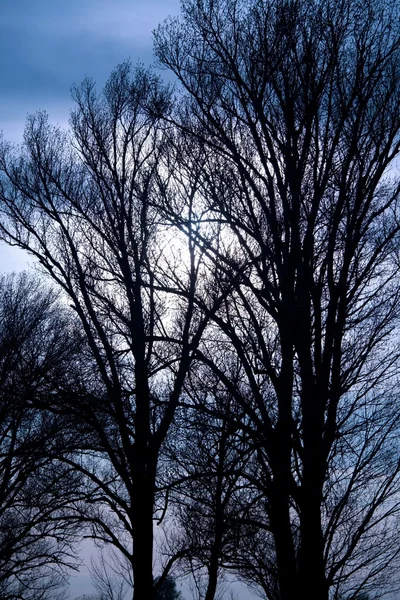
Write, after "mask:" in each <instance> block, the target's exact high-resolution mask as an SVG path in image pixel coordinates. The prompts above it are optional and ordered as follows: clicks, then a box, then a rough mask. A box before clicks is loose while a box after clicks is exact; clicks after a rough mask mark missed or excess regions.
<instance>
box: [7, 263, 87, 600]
mask: <svg viewBox="0 0 400 600" xmlns="http://www.w3.org/2000/svg"><path fill="white" fill-rule="evenodd" d="M72 323H73V319H72V320H71V315H68V312H67V311H66V310H65V309H64V308H63V307H62V306H61V305H60V303H59V302H58V301H57V296H56V294H55V293H54V292H53V291H51V290H49V289H48V288H46V287H45V285H44V284H43V283H41V282H40V280H38V279H37V277H36V278H35V277H33V276H28V275H26V274H24V273H23V274H21V275H19V276H15V275H12V274H11V275H2V276H0V596H1V598H2V600H8V599H19V598H21V599H22V598H24V600H45V599H47V598H56V597H58V595H57V593H58V592H57V590H58V589H59V588H60V586H61V587H63V585H62V584H63V583H65V579H64V578H63V571H65V569H66V568H67V567H76V566H77V561H76V559H75V556H76V551H75V548H74V547H75V544H76V542H77V539H78V535H77V525H76V523H74V521H73V519H72V517H73V511H72V505H73V503H74V502H77V501H79V477H77V475H76V474H75V473H73V472H71V469H70V468H69V467H65V466H63V465H62V463H61V462H60V457H61V456H62V454H63V452H65V451H66V448H65V447H64V445H63V441H62V438H63V430H64V429H65V428H64V424H63V421H62V420H61V419H60V418H59V417H57V416H54V415H52V414H50V413H49V412H48V411H45V410H44V409H41V408H38V406H43V405H44V404H45V403H46V402H47V401H48V400H49V396H50V397H51V398H53V397H54V395H56V394H58V392H59V390H60V388H61V387H63V382H66V380H67V378H68V379H70V378H71V377H72V372H71V367H73V365H74V363H75V361H76V359H77V357H78V356H79V348H80V343H79V338H78V337H77V336H76V335H75V334H74V328H73V324H72ZM66 373H68V375H66ZM68 385H70V381H69V382H68ZM64 387H65V386H64ZM68 437H69V433H68ZM57 457H58V458H57ZM60 593H62V592H60Z"/></svg>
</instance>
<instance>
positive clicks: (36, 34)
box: [0, 0, 179, 141]
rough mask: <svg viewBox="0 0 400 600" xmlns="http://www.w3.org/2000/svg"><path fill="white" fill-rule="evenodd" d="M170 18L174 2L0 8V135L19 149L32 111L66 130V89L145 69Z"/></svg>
mask: <svg viewBox="0 0 400 600" xmlns="http://www.w3.org/2000/svg"><path fill="white" fill-rule="evenodd" d="M178 13H179V0H68V2H67V1H66V0H64V1H63V0H0V75H1V79H0V130H1V129H2V130H3V132H4V135H5V137H6V138H7V139H12V140H15V141H20V140H21V137H22V132H23V127H24V122H25V118H26V115H27V113H30V112H34V111H36V110H38V109H39V108H40V109H45V110H46V111H47V112H48V113H49V115H50V119H51V121H54V122H58V123H60V124H65V125H66V124H67V121H68V114H69V109H70V108H71V106H72V104H71V99H70V87H71V85H72V84H73V83H79V82H80V81H81V80H82V79H83V77H84V76H85V75H89V76H91V77H93V78H94V79H95V80H96V81H97V82H99V83H101V84H103V83H104V81H105V79H106V78H107V76H108V75H109V73H110V71H111V70H112V68H113V67H115V66H116V65H117V64H119V63H121V62H122V61H124V60H125V59H127V58H129V57H130V58H131V59H132V61H133V62H134V63H135V62H136V61H138V60H141V61H143V62H144V63H145V64H147V65H149V64H151V63H152V61H153V57H152V35H151V32H152V30H153V29H154V28H155V27H156V26H157V25H158V23H160V22H161V21H163V20H164V19H165V18H166V17H167V16H168V15H177V14H178Z"/></svg>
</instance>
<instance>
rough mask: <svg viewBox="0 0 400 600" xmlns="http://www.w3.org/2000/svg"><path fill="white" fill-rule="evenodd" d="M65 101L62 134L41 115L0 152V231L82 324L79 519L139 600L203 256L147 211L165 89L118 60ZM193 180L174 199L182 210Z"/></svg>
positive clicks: (148, 585)
mask: <svg viewBox="0 0 400 600" xmlns="http://www.w3.org/2000/svg"><path fill="white" fill-rule="evenodd" d="M74 99H75V101H76V109H75V110H74V112H73V113H72V116H71V134H70V135H68V134H66V133H63V132H61V131H60V130H58V129H57V128H54V127H51V126H50V125H49V124H48V121H47V117H46V116H45V115H44V114H42V113H39V114H37V115H35V116H32V117H30V118H29V119H28V122H27V126H26V130H25V137H24V144H23V147H22V149H21V151H20V152H16V151H15V149H13V148H12V147H11V146H10V145H9V144H7V143H3V145H2V149H1V159H0V163H1V166H0V169H1V172H2V180H1V203H2V213H3V219H2V225H1V227H2V232H3V236H4V238H5V239H6V240H8V241H10V242H11V243H14V244H17V245H19V246H20V247H22V248H25V249H26V250H28V251H29V252H30V253H31V254H33V255H34V256H35V257H36V258H37V259H38V260H39V261H40V263H41V265H42V266H43V267H44V268H45V269H46V270H47V272H48V273H49V274H50V276H51V277H52V278H53V280H54V281H55V282H56V283H57V284H58V285H59V286H60V287H61V289H62V290H63V293H64V294H65V295H66V297H67V298H68V299H69V302H70V303H71V304H72V306H73V308H74V310H75V311H76V313H77V316H78V317H79V319H80V321H81V323H82V327H83V329H84V332H85V335H86V339H87V344H88V346H89V348H90V351H91V353H92V357H93V360H94V362H95V365H96V371H97V374H98V376H97V389H96V386H95V387H94V390H95V391H94V392H92V393H91V394H89V395H88V394H86V395H84V394H83V395H82V397H80V398H77V399H76V401H75V403H69V404H68V403H65V404H64V410H67V409H68V410H69V411H70V413H71V414H73V415H75V417H76V422H77V423H79V422H80V423H85V426H86V428H89V431H90V432H91V435H92V438H91V441H90V443H88V445H87V447H86V449H85V451H84V452H82V454H81V459H80V461H79V462H77V461H75V462H74V466H75V467H76V468H78V469H79V470H80V471H81V472H82V474H84V475H85V476H86V478H87V494H88V498H89V500H90V504H88V506H91V507H92V509H91V511H90V513H89V514H88V513H86V517H87V519H88V520H90V522H91V523H92V526H93V535H94V536H95V537H96V538H97V539H99V540H103V541H104V542H106V543H112V544H114V545H115V547H116V548H117V549H118V550H119V551H120V552H121V553H122V554H123V555H124V556H125V557H126V558H127V559H128V560H129V561H130V562H131V565H132V570H133V577H134V597H135V599H136V600H144V599H145V600H149V599H151V598H152V597H153V594H154V590H153V575H152V567H153V516H154V511H155V494H156V477H157V465H158V459H159V454H160V450H161V447H162V444H163V442H164V440H165V437H166V435H167V432H168V429H169V426H170V424H171V422H172V420H173V417H174V412H175V409H176V406H177V402H178V398H179V395H180V392H181V389H182V385H183V383H184V380H185V375H186V373H187V371H188V369H189V367H190V363H191V360H192V355H193V351H194V349H195V348H196V346H197V345H198V343H199V340H200V338H201V334H202V331H203V329H204V327H205V324H206V321H207V318H204V317H202V316H201V315H200V313H199V311H198V309H196V307H195V305H194V301H193V298H194V292H195V289H196V285H197V283H196V282H197V278H198V274H199V272H201V269H202V267H201V264H202V263H201V254H202V253H201V252H199V250H198V249H197V247H196V246H195V245H194V243H193V241H192V239H191V236H189V238H185V239H183V238H182V236H181V240H180V239H179V236H176V235H175V237H173V236H172V235H171V234H170V230H169V228H168V226H167V225H164V224H163V223H162V222H160V219H159V215H158V213H157V211H156V210H155V209H154V208H153V206H154V200H155V194H156V191H157V190H156V188H155V182H156V180H157V172H158V170H159V165H160V157H161V156H162V153H163V151H164V144H163V131H162V128H161V126H160V121H159V118H158V117H157V115H158V114H159V113H160V111H161V112H164V111H165V110H167V109H168V105H169V94H168V90H165V89H163V88H162V86H161V85H160V82H159V81H158V79H157V78H156V77H155V76H153V75H151V74H150V73H148V72H146V71H144V70H143V69H141V68H137V69H136V70H135V71H134V72H132V69H131V66H130V65H129V63H126V64H123V65H121V66H120V67H118V68H117V69H116V70H115V71H114V72H113V73H112V75H111V77H110V79H109V80H108V82H107V84H106V86H105V89H104V93H103V94H97V93H96V91H95V88H94V84H93V83H92V82H91V81H89V80H86V81H84V82H83V84H82V85H81V86H78V87H76V88H75V89H74ZM189 183H190V185H189V186H188V187H187V188H186V189H183V188H182V187H180V188H179V190H178V188H177V189H176V190H175V192H174V193H180V194H183V195H185V196H186V195H187V197H188V198H189V199H190V198H191V197H192V196H193V193H194V192H193V189H194V188H193V185H194V184H193V183H192V182H189ZM189 201H190V200H189ZM182 253H184V255H185V258H187V260H185V261H182ZM172 288H174V290H175V291H174V293H173V294H172V293H169V291H168V290H169V289H172ZM178 291H179V294H178ZM215 301H216V302H217V300H215ZM212 302H213V301H212ZM211 310H212V308H211ZM87 433H88V432H87ZM106 459H107V460H106ZM82 517H83V518H85V514H82Z"/></svg>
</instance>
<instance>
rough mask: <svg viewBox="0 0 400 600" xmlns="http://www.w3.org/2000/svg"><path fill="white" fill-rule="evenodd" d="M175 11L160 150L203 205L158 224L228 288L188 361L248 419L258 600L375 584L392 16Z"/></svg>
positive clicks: (160, 46) (346, 7) (366, 6)
mask: <svg viewBox="0 0 400 600" xmlns="http://www.w3.org/2000/svg"><path fill="white" fill-rule="evenodd" d="M182 6H183V14H182V18H181V19H177V20H175V21H172V22H168V23H166V24H165V25H164V26H161V27H160V29H159V30H158V31H157V32H156V52H157V55H158V58H159V60H160V62H161V63H162V64H163V65H165V66H167V67H168V68H170V69H171V70H172V71H173V73H174V74H175V75H176V76H177V78H178V80H179V82H180V84H181V85H182V86H183V88H184V89H185V90H186V94H185V95H184V97H183V99H182V100H181V101H180V102H178V106H177V109H176V111H175V113H174V115H173V116H172V117H171V118H170V119H169V122H170V123H171V122H173V123H174V124H175V125H176V126H177V127H178V128H179V129H180V130H181V132H182V135H183V138H184V139H186V141H185V142H182V141H181V143H180V146H177V144H176V143H175V144H174V143H173V142H172V143H171V145H172V148H173V149H174V150H175V151H176V153H177V155H179V154H180V157H181V169H186V170H187V172H188V173H189V170H190V163H191V160H193V159H191V158H190V152H197V155H198V156H201V157H202V166H203V170H202V175H201V177H200V185H201V186H202V194H199V195H198V198H197V203H195V204H194V206H193V207H192V215H193V217H192V221H191V222H189V221H188V220H187V218H185V217H184V216H183V213H182V209H181V210H179V209H177V206H176V205H174V204H173V203H172V202H170V201H169V199H168V198H167V200H166V202H165V203H164V206H163V210H165V213H166V214H167V215H169V218H171V219H174V220H175V223H176V224H177V225H178V226H179V227H180V228H181V230H182V231H186V230H188V229H189V231H192V229H191V227H192V223H193V222H195V223H196V242H197V244H198V247H199V248H202V249H203V250H204V252H205V253H206V254H207V256H208V258H209V260H210V262H212V263H214V265H215V268H216V269H218V272H219V273H220V276H219V281H227V280H228V281H231V282H235V283H234V286H235V291H234V292H233V293H232V294H231V296H230V298H229V302H226V303H224V305H223V306H222V307H221V310H220V311H219V312H218V314H216V315H215V316H214V317H213V321H214V323H215V324H216V325H217V326H218V328H219V332H217V331H215V332H214V340H213V339H212V338H211V336H210V335H208V345H207V348H201V349H199V350H198V352H197V356H198V358H199V359H201V360H202V361H203V362H204V364H205V365H208V367H209V368H210V369H211V370H212V371H213V372H214V373H215V374H216V375H217V376H218V377H219V378H220V380H221V381H222V382H224V384H225V385H226V387H227V389H228V390H229V392H230V393H231V394H232V395H233V397H235V399H236V400H237V402H238V404H239V405H241V406H242V407H243V409H244V410H245V411H246V414H247V415H248V417H249V418H250V419H251V422H252V430H253V438H254V442H255V443H257V444H258V460H259V464H260V466H261V469H262V474H263V476H262V481H261V488H262V492H263V496H264V506H265V519H264V520H265V522H266V524H267V527H268V530H269V531H268V532H265V534H264V539H265V541H266V544H265V547H266V548H267V547H270V548H271V551H270V554H269V555H268V557H267V560H269V561H271V562H273V563H275V564H276V579H275V584H274V585H273V586H272V587H271V588H270V589H269V591H268V589H267V590H266V593H267V595H269V596H270V597H276V593H278V594H279V597H280V598H281V599H282V600H288V599H289V598H293V597H295V596H301V597H307V595H308V593H309V589H310V588H309V586H310V582H312V585H313V590H314V593H315V595H316V596H317V597H318V598H321V599H327V598H328V596H329V595H330V594H342V593H345V592H346V590H348V591H349V593H350V592H351V593H354V594H356V593H358V591H359V590H360V589H362V588H364V589H366V590H367V591H368V586H369V585H370V586H371V588H372V587H373V586H374V585H375V586H376V587H377V588H380V589H381V588H382V586H383V579H384V575H386V576H387V577H389V580H390V575H391V574H393V569H394V566H395V564H396V559H397V558H398V543H397V540H398V517H399V484H400V483H399V461H398V458H397V457H398V452H399V447H398V440H399V435H398V434H399V411H398V407H397V403H396V399H395V397H394V396H393V387H394V386H395V385H396V383H395V382H396V380H397V376H398V373H399V347H398V331H397V325H398V315H399V262H398V258H397V254H398V242H399V209H398V198H399V182H398V177H397V176H396V173H395V172H393V171H390V166H391V165H393V164H394V161H395V159H396V157H397V156H398V152H399V149H400V137H399V129H400V73H399V64H400V35H399V23H400V21H399V15H398V6H397V5H395V6H393V5H392V3H389V2H386V1H380V0H367V1H366V2H362V3H361V2H350V1H349V0H341V1H340V2H336V1H335V2H311V1H308V0H287V1H284V2H281V1H279V2H278V1H275V0H252V1H250V2H245V1H243V2H242V1H241V0H228V1H226V0H224V1H222V0H212V1H211V0H199V1H194V0H193V1H192V0H187V1H185V2H183V5H182ZM193 148H194V150H193ZM203 310H205V311H207V306H203ZM229 356H230V357H231V361H232V362H234V361H235V360H236V361H239V362H240V364H241V366H242V370H241V373H242V376H241V377H242V378H241V381H240V382H237V381H233V380H232V379H231V377H230V374H229V372H227V371H226V368H225V365H226V361H227V357H229ZM375 544H376V545H375ZM375 549H376V551H375ZM391 567H392V570H391Z"/></svg>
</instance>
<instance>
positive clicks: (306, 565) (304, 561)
mask: <svg viewBox="0 0 400 600" xmlns="http://www.w3.org/2000/svg"><path fill="white" fill-rule="evenodd" d="M302 504H303V506H302V510H301V516H300V537H301V545H300V550H299V567H298V569H299V570H298V583H299V588H298V596H299V597H300V598H307V596H309V595H310V593H311V591H312V595H313V597H315V598H318V600H328V598H329V588H328V584H327V581H326V575H325V564H324V542H323V535H322V528H321V512H320V510H321V509H320V506H321V504H320V500H319V497H318V493H315V492H314V493H313V491H312V490H305V494H304V499H303V503H302Z"/></svg>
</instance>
